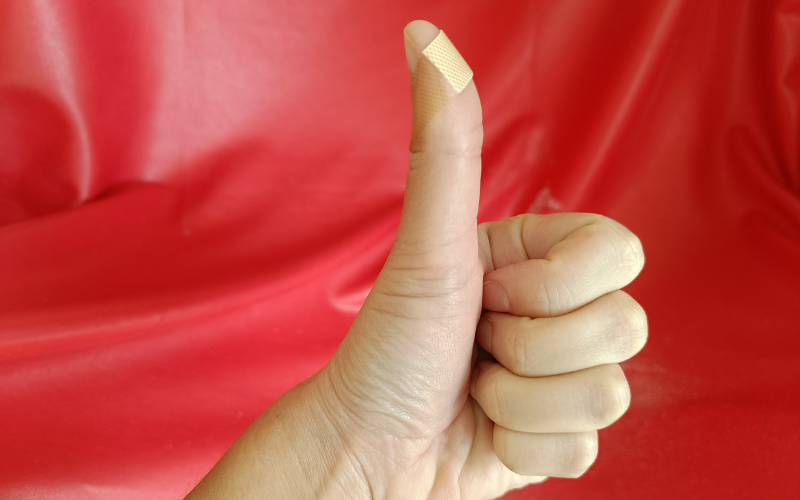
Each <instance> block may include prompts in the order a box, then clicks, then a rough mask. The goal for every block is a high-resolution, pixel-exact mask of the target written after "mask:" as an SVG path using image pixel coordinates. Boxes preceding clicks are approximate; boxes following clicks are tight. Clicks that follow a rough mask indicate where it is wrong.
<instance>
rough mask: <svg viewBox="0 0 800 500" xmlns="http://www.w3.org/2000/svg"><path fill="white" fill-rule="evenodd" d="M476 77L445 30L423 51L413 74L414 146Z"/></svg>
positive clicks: (412, 144)
mask: <svg viewBox="0 0 800 500" xmlns="http://www.w3.org/2000/svg"><path fill="white" fill-rule="evenodd" d="M470 80H472V70H471V69H470V67H469V66H468V65H467V62H466V61H465V60H464V58H463V57H461V54H459V53H458V50H456V48H455V47H454V46H453V44H452V42H450V39H449V38H447V35H445V34H444V31H439V34H438V35H436V38H434V39H433V41H432V42H431V43H430V44H429V45H428V46H427V47H425V49H424V50H423V51H422V57H420V58H419V61H418V62H417V67H416V69H415V70H414V74H413V75H412V76H411V96H412V99H413V103H414V122H413V125H412V128H411V148H412V149H413V147H414V144H415V143H416V142H417V140H418V139H419V136H420V134H421V133H422V130H423V129H424V128H425V126H426V125H427V124H428V122H430V121H431V119H432V118H433V117H434V116H436V113H438V112H439V111H441V109H442V108H444V107H445V106H447V103H448V102H450V100H451V99H452V98H453V97H455V96H456V95H458V94H459V93H461V91H462V90H464V88H465V87H466V86H467V84H468V83H469V81H470Z"/></svg>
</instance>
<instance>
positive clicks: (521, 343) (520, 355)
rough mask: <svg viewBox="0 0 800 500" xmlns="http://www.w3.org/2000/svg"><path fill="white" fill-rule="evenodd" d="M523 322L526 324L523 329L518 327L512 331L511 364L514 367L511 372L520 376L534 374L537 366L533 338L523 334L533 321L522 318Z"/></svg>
mask: <svg viewBox="0 0 800 500" xmlns="http://www.w3.org/2000/svg"><path fill="white" fill-rule="evenodd" d="M523 321H524V322H525V323H527V324H526V325H524V327H523V325H518V327H517V328H515V329H514V334H513V335H514V356H513V357H512V358H513V360H514V361H513V362H512V364H513V365H514V366H513V368H511V371H513V372H514V373H516V374H517V375H521V376H525V375H532V374H534V373H536V366H537V364H538V363H537V361H536V355H535V353H536V348H535V346H534V345H533V343H534V336H533V335H526V334H525V331H526V330H527V329H528V327H529V324H530V323H532V322H533V321H534V320H531V319H530V318H524V319H523Z"/></svg>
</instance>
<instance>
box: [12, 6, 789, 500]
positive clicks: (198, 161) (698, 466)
mask: <svg viewBox="0 0 800 500" xmlns="http://www.w3.org/2000/svg"><path fill="white" fill-rule="evenodd" d="M417 18H423V19H428V20H430V21H432V22H433V23H435V24H437V25H438V26H439V27H441V28H442V29H444V30H445V31H446V32H447V33H448V36H449V37H450V38H451V39H452V40H453V41H454V43H455V44H456V45H457V46H458V48H459V49H460V51H461V52H462V54H463V55H464V56H465V58H466V59H467V61H469V64H470V65H471V66H472V68H473V69H474V71H475V81H476V84H477V86H478V89H479V91H480V93H481V98H482V102H483V106H484V121H485V128H486V140H485V148H484V171H483V181H482V199H481V211H480V219H481V220H482V221H483V220H492V219H500V218H504V217H507V216H510V215H513V214H517V213H521V212H553V211H587V212H598V213H602V214H605V215H608V216H610V217H612V218H614V219H617V220H619V221H620V222H622V223H623V224H625V225H627V226H628V227H629V228H630V229H631V230H633V231H634V232H635V233H637V234H638V235H639V236H640V237H641V239H642V241H643V243H644V247H645V251H646V254H647V265H646V267H645V270H644V272H643V274H642V275H641V277H640V278H639V279H638V280H637V281H636V282H635V283H634V284H633V285H631V286H630V287H628V291H629V292H630V293H631V294H632V295H633V296H634V297H635V298H637V299H638V300H639V301H640V302H641V303H642V304H643V305H644V307H645V309H646V310H647V311H648V314H649V319H650V328H651V337H650V341H649V343H648V345H647V347H646V348H645V350H644V351H643V352H642V354H640V355H639V356H637V357H636V358H634V359H633V360H631V361H629V362H627V363H625V364H624V367H625V369H626V373H627V375H628V378H629V381H630V384H631V386H632V391H633V403H632V405H631V408H630V410H629V412H628V414H627V415H626V416H625V417H624V418H623V419H622V420H621V421H620V422H619V423H617V424H615V425H614V426H612V427H611V428H609V429H607V430H604V431H601V433H600V448H601V451H600V455H599V458H598V460H597V462H596V464H595V465H594V467H593V468H592V469H591V470H590V471H589V472H588V473H587V474H586V475H585V476H584V477H583V478H581V479H579V480H577V481H576V480H559V479H553V480H550V481H547V482H546V483H545V484H543V485H541V486H532V487H530V488H528V489H525V490H522V491H520V492H515V493H513V494H510V495H509V498H514V499H522V498H547V499H571V498H582V499H612V498H613V499H642V498H647V499H652V500H655V499H668V498H669V499H673V498H787V499H788V498H800V480H799V479H798V471H800V451H799V450H800V401H799V400H798V396H800V335H799V334H800V325H799V324H798V321H797V313H798V311H800V2H798V1H789V0H787V1H768V0H751V1H743V0H742V1H733V0H707V1H705V0H704V1H689V0H683V1H682V0H672V1H647V2H643V1H639V0H630V1H577V0H552V1H516V2H512V1H503V2H495V1H488V0H487V1H485V2H468V3H467V2H456V1H450V2H443V1H437V2H431V1H421V0H420V1H401V2H370V1H367V0H363V1H356V0H325V1H323V0H319V1H316V2H299V1H294V0H269V1H265V0H235V1H231V0H229V1H226V2H212V1H185V2H184V1H177V0H176V1H165V0H137V1H135V2H133V1H130V2H123V1H108V0H93V1H90V0H85V1H78V0H76V1H74V2H60V1H55V0H51V1H47V0H41V1H29V0H4V1H3V2H1V3H0V224H1V225H0V428H1V429H2V434H1V435H0V497H2V498H20V499H29V498H40V497H42V496H46V497H51V496H57V497H58V498H66V499H70V498H124V499H133V498H137V499H138V498H141V499H157V498H163V499H172V498H177V497H180V496H181V495H183V494H184V493H185V492H187V491H188V490H189V489H190V488H191V486H192V485H193V484H194V483H196V482H197V481H198V480H199V479H200V478H201V477H202V476H203V475H204V474H205V472H206V471H208V469H209V468H210V467H211V466H212V464H214V463H215V461H216V460H217V459H218V458H219V457H220V456H221V454H222V453H223V452H224V450H225V449H226V448H227V447H228V446H229V445H230V444H231V443H232V442H233V441H234V440H235V439H236V437H237V436H238V435H239V434H240V433H241V432H242V431H243V430H244V429H245V428H246V427H247V425H248V424H249V423H250V422H252V421H253V419H254V418H255V417H256V416H257V415H258V414H260V413H261V412H262V411H263V410H264V409H265V408H267V406H269V404H270V403H271V402H272V401H274V400H275V398H277V397H278V396H279V395H280V394H281V393H283V392H284V391H286V390H287V389H288V388H290V387H291V386H292V385H294V384H296V383H297V382H299V381H300V380H302V379H304V378H306V377H307V376H309V375H310V374H312V373H313V372H314V371H316V370H318V369H319V368H320V367H321V366H323V365H324V363H325V362H326V360H327V359H329V357H330V356H331V354H332V353H333V351H334V350H335V348H336V346H337V345H338V343H339V341H340V340H341V338H342V337H343V335H344V334H345V333H346V331H347V329H348V326H349V324H350V322H351V321H352V319H353V317H354V315H355V313H356V312H357V311H358V308H359V306H360V303H361V301H362V300H363V298H364V297H365V295H366V293H367V291H368V290H369V287H370V285H371V282H372V281H373V280H374V278H375V276H376V274H377V272H378V271H379V269H380V267H381V265H382V264H383V260H384V259H385V257H386V255H387V253H388V251H389V248H390V246H391V243H392V239H393V235H394V231H395V229H396V227H397V223H398V220H399V215H400V210H401V205H402V194H403V189H404V181H405V171H406V155H407V141H408V138H409V134H410V123H411V116H410V109H411V106H410V97H409V95H410V92H409V88H408V87H409V83H408V75H407V71H406V65H405V60H404V52H403V39H402V29H403V26H404V25H405V24H406V23H407V22H409V21H410V20H412V19H417Z"/></svg>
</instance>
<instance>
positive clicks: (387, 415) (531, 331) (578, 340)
mask: <svg viewBox="0 0 800 500" xmlns="http://www.w3.org/2000/svg"><path fill="white" fill-rule="evenodd" d="M437 33H438V29H437V28H435V27H434V26H433V25H431V24H429V23H426V22H423V21H415V22H414V23H411V24H410V25H409V26H408V27H407V28H406V35H407V36H406V45H407V47H406V48H407V56H408V59H409V67H410V69H411V71H412V72H413V70H414V68H415V65H416V63H417V58H418V57H419V52H420V51H421V49H422V48H424V47H425V46H427V44H428V43H430V42H431V41H432V40H433V38H434V37H435V36H436V35H437ZM482 139H483V129H482V126H481V108H480V101H479V99H478V93H477V90H476V88H475V84H474V82H470V83H469V84H468V85H467V87H466V88H465V89H464V90H463V91H462V92H461V93H460V94H458V95H456V96H455V97H453V99H452V101H451V102H450V103H449V104H448V105H447V106H446V107H445V108H444V109H442V110H441V111H440V112H439V113H438V114H437V115H436V116H435V117H434V118H433V119H432V120H431V121H430V123H428V125H427V126H426V127H425V128H424V130H423V132H422V134H421V136H420V139H419V141H416V142H415V144H414V145H412V146H413V147H412V151H411V157H410V168H409V173H408V183H407V189H406V197H405V203H404V207H403V216H402V220H401V223H400V228H399V230H398V234H397V238H396V241H395V244H394V246H393V248H392V251H391V254H390V256H389V258H388V260H387V262H386V265H385V267H384V269H383V270H382V271H381V273H380V276H379V277H378V280H377V282H376V283H375V286H374V287H373V289H372V291H371V293H370V295H369V297H368V298H367V300H366V302H365V304H364V306H363V308H362V309H361V311H360V313H359V314H358V316H357V317H356V320H355V322H354V323H353V325H352V327H351V329H350V331H349V332H348V334H347V336H346V337H345V339H344V341H343V342H342V345H341V346H340V348H339V350H338V351H337V352H336V354H335V355H334V357H333V359H332V360H331V362H330V363H329V364H328V366H326V367H325V368H324V369H323V370H322V371H320V372H319V373H318V374H317V375H315V376H314V377H312V379H309V380H308V381H306V382H305V383H304V384H301V385H300V386H298V387H296V388H294V389H292V390H291V391H289V392H288V393H287V394H286V395H284V396H283V397H282V398H281V399H280V400H279V401H278V402H276V404H275V405H273V407H272V408H270V410H268V411H267V412H266V413H265V414H264V415H263V416H262V417H261V418H260V419H259V420H258V421H257V422H256V423H255V424H254V425H253V426H252V427H251V428H250V429H249V430H248V431H247V433H245V435H243V436H242V438H240V440H239V441H238V442H237V443H236V445H235V446H234V447H233V448H232V449H231V450H230V451H229V453H228V454H227V455H226V457H224V458H223V460H222V461H221V462H220V464H218V465H217V467H216V468H215V469H214V470H213V471H212V472H211V474H209V476H208V477H207V478H206V479H205V480H204V481H203V483H201V484H200V486H198V488H197V490H196V491H195V492H194V493H193V495H194V496H197V497H203V496H205V497H209V498H210V497H212V496H213V497H214V498H223V497H228V496H230V497H236V498H261V497H262V496H260V495H263V496H270V497H275V498H281V497H286V498H305V497H330V498H360V497H362V496H363V497H364V498H370V497H372V498H386V497H391V498H450V497H453V498H465V499H466V498H493V497H496V496H499V495H501V494H502V493H504V492H505V491H507V490H509V489H512V488H516V487H520V486H523V485H526V484H529V483H533V482H539V481H542V480H544V479H545V476H561V477H576V476H578V475H580V474H582V473H583V472H584V471H585V470H586V469H587V468H588V467H589V466H590V465H591V463H592V462H593V461H594V458H595V456H596V454H597V429H599V428H602V427H605V426H607V425H609V424H611V423H612V422H614V421H615V420H616V419H618V418H619V417H620V416H621V415H622V414H623V413H624V412H625V410H626V409H627V407H628V404H629V401H630V394H629V390H628V385H627V382H626V380H625V377H624V375H623V373H622V370H621V369H620V368H619V366H618V365H616V364H614V363H617V362H620V361H623V360H625V359H627V358H629V357H630V356H632V355H634V354H635V353H636V352H638V351H639V350H640V349H641V348H642V346H643V345H644V342H645V338H646V329H647V328H646V319H645V316H644V313H643V311H642V309H641V307H639V306H638V304H637V303H636V302H635V301H634V300H633V299H631V298H630V297H629V296H628V295H627V294H625V293H624V292H621V291H619V288H621V287H623V286H625V285H626V284H628V283H629V282H630V281H631V280H633V279H634V278H635V276H636V275H637V274H638V273H639V271H640V270H641V268H642V266H643V263H644V257H643V253H642V249H641V245H640V243H639V240H638V239H637V238H636V237H635V236H634V235H633V234H632V233H630V232H629V231H628V230H627V229H625V228H624V227H623V226H621V225H619V224H618V223H616V222H613V221H611V220H609V219H607V218H604V217H601V216H598V215H591V214H557V215H548V216H540V215H522V216H517V217H514V218H511V219H507V220H504V221H500V222H494V223H487V224H481V225H480V226H478V225H477V223H476V218H477V210H478V196H479V187H480V162H481V160H480V150H481V145H482ZM482 311H483V312H482ZM476 331H477V333H476ZM476 340H477V344H479V345H480V347H481V348H482V349H483V350H485V351H486V352H487V353H488V354H491V357H493V358H494V360H491V359H487V360H482V361H479V362H477V364H476V359H477V358H478V347H477V346H476ZM488 354H485V356H483V357H486V358H488V357H490V356H489V355H488ZM495 360H496V361H495Z"/></svg>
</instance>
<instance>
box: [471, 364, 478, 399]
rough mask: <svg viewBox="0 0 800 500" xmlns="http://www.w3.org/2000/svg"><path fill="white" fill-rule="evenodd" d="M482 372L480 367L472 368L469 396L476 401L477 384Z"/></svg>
mask: <svg viewBox="0 0 800 500" xmlns="http://www.w3.org/2000/svg"><path fill="white" fill-rule="evenodd" d="M480 371H481V370H480V368H478V365H475V366H473V367H472V376H471V377H470V381H469V395H470V396H472V398H473V399H475V382H476V381H477V380H478V373H479V372H480Z"/></svg>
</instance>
